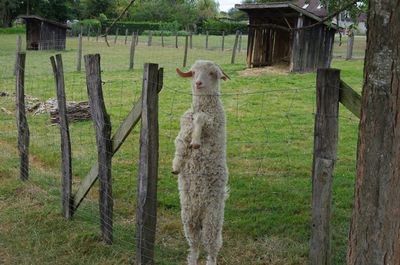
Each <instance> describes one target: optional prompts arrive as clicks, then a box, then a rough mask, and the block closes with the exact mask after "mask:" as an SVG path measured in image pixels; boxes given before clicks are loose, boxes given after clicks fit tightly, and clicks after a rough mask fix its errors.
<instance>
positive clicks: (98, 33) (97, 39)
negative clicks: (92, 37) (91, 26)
mask: <svg viewBox="0 0 400 265" xmlns="http://www.w3.org/2000/svg"><path fill="white" fill-rule="evenodd" d="M100 30H101V29H100V27H99V28H98V30H97V34H96V42H99V35H100Z"/></svg>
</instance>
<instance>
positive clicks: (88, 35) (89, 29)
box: [87, 25, 91, 41]
mask: <svg viewBox="0 0 400 265" xmlns="http://www.w3.org/2000/svg"><path fill="white" fill-rule="evenodd" d="M90 31H91V27H90V25H89V27H88V33H87V40H88V41H90V33H91V32H90Z"/></svg>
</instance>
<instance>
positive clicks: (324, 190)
mask: <svg viewBox="0 0 400 265" xmlns="http://www.w3.org/2000/svg"><path fill="white" fill-rule="evenodd" d="M339 89H340V71H339V70H337V69H318V70H317V113H316V115H315V128H314V158H313V169H312V225H311V242H310V261H311V264H312V265H321V264H323V265H329V264H331V217H332V180H333V178H332V174H333V170H334V166H335V161H336V145H337V140H338V109H339Z"/></svg>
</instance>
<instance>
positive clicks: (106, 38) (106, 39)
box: [104, 28, 108, 43]
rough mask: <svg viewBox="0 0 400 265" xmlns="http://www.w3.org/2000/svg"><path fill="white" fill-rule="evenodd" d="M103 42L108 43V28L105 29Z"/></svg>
mask: <svg viewBox="0 0 400 265" xmlns="http://www.w3.org/2000/svg"><path fill="white" fill-rule="evenodd" d="M104 41H105V42H106V43H108V28H106V33H105V34H104Z"/></svg>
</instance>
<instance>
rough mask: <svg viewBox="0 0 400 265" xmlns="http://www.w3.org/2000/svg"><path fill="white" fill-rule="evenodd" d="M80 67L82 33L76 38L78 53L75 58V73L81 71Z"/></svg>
mask: <svg viewBox="0 0 400 265" xmlns="http://www.w3.org/2000/svg"><path fill="white" fill-rule="evenodd" d="M81 65H82V33H80V34H79V38H78V53H77V57H76V71H78V72H80V71H81V68H82V67H81Z"/></svg>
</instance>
